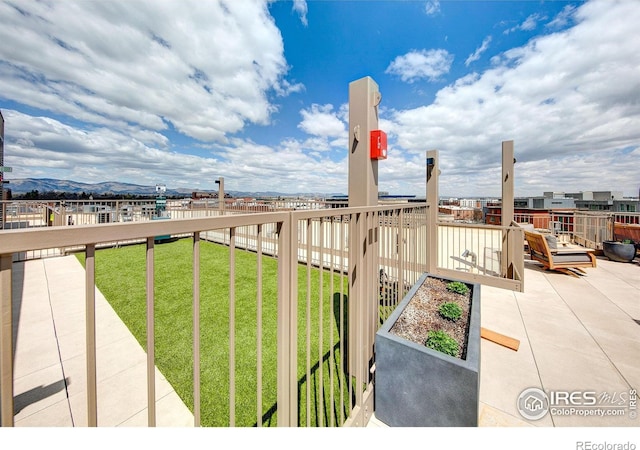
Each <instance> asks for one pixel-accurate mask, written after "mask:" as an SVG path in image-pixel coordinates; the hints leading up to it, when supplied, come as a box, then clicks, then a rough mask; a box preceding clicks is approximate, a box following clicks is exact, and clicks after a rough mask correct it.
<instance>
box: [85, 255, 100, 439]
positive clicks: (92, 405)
mask: <svg viewBox="0 0 640 450" xmlns="http://www.w3.org/2000/svg"><path fill="white" fill-rule="evenodd" d="M85 253H86V254H85V277H86V279H85V319H86V330H85V331H86V355H87V357H86V364H87V425H88V426H90V427H96V426H98V402H97V397H98V394H97V391H98V390H97V382H96V284H95V254H96V246H95V245H94V244H88V245H87V246H86V250H85Z"/></svg>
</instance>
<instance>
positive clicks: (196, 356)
mask: <svg viewBox="0 0 640 450" xmlns="http://www.w3.org/2000/svg"><path fill="white" fill-rule="evenodd" d="M200 407H201V406H200V233H199V232H195V233H193V425H194V426H196V427H199V426H200V423H201V416H200V413H201V411H200Z"/></svg>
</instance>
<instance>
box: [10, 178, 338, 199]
mask: <svg viewBox="0 0 640 450" xmlns="http://www.w3.org/2000/svg"><path fill="white" fill-rule="evenodd" d="M5 189H11V193H12V194H13V195H16V194H26V193H28V192H32V191H38V192H41V193H42V192H68V193H71V194H80V193H82V192H84V193H86V194H97V195H104V194H114V195H125V194H132V195H149V196H155V195H156V187H155V186H143V185H139V184H131V183H120V182H116V181H105V182H101V183H82V182H79V181H72V180H57V179H53V178H22V179H12V180H11V181H10V183H9V184H6V185H5ZM193 191H202V189H188V188H178V189H171V188H169V187H167V190H166V193H165V195H167V196H171V197H179V196H185V197H190V196H191V193H192V192H193ZM205 192H217V189H210V190H205ZM225 194H229V195H231V196H232V197H307V198H308V197H332V196H339V195H341V194H315V193H296V194H285V193H281V192H273V191H265V192H243V191H230V190H226V189H225Z"/></svg>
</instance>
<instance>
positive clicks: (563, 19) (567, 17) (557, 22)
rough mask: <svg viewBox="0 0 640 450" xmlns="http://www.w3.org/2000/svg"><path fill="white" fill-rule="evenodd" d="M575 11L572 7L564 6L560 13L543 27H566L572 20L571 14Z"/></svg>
mask: <svg viewBox="0 0 640 450" xmlns="http://www.w3.org/2000/svg"><path fill="white" fill-rule="evenodd" d="M575 11H576V7H575V6H573V5H567V6H565V7H564V8H563V9H562V11H560V13H558V15H557V16H556V17H555V18H554V19H553V20H552V21H551V22H549V23H548V24H546V25H545V26H546V27H548V28H563V27H565V26H567V25H568V24H569V23H570V22H571V20H572V19H573V14H574V13H575Z"/></svg>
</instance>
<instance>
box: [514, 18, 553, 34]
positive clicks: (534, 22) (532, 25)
mask: <svg viewBox="0 0 640 450" xmlns="http://www.w3.org/2000/svg"><path fill="white" fill-rule="evenodd" d="M546 18H547V17H546V16H542V15H540V14H538V13H535V14H531V15H530V16H528V17H527V18H526V19H525V20H524V22H522V23H521V24H518V25H516V26H515V27H512V28H509V29H507V30H505V31H504V34H509V33H513V32H514V31H518V30H520V31H531V30H535V29H536V27H537V26H538V22H541V21H543V20H546Z"/></svg>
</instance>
